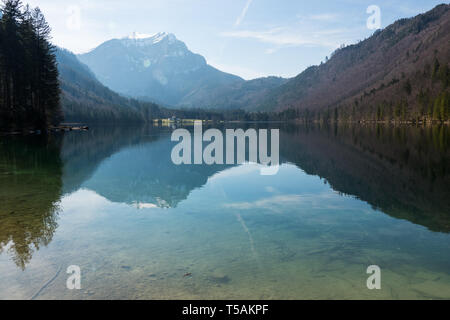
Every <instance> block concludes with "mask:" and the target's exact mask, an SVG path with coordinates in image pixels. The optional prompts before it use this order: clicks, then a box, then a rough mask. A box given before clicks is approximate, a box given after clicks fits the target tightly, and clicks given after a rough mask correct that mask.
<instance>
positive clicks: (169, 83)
mask: <svg viewBox="0 0 450 320" xmlns="http://www.w3.org/2000/svg"><path fill="white" fill-rule="evenodd" d="M78 57H79V59H80V60H81V61H82V62H83V63H85V64H86V65H87V66H89V68H90V69H91V70H92V71H93V72H94V73H95V75H96V76H97V78H98V79H99V80H100V81H101V82H102V83H103V84H105V85H106V86H107V87H109V88H111V89H112V90H114V91H116V92H118V93H121V94H124V95H127V96H131V97H139V98H141V99H145V100H153V101H157V102H159V103H162V104H167V105H172V106H180V105H184V104H190V105H192V104H193V102H195V101H198V100H199V99H197V100H196V98H195V97H196V95H200V96H203V95H204V94H205V92H208V91H209V90H211V89H214V88H216V87H219V86H228V85H231V84H235V83H243V82H245V81H244V80H243V79H241V78H239V77H237V76H234V75H231V74H228V73H224V72H221V71H219V70H217V69H215V68H213V67H212V66H210V65H208V64H207V63H206V60H205V58H203V57H202V56H200V55H198V54H194V53H192V52H191V51H189V49H188V48H187V46H186V45H185V44H184V43H183V42H181V41H180V40H178V39H177V38H176V37H175V36H174V35H173V34H168V33H158V34H156V35H154V36H151V37H145V36H144V37H143V36H140V35H137V34H134V35H133V36H131V37H128V38H123V39H113V40H110V41H107V42H105V43H103V44H101V45H100V46H99V47H97V48H95V49H94V50H92V51H91V52H89V53H86V54H82V55H79V56H78Z"/></svg>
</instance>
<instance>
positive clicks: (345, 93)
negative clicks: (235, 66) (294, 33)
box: [254, 4, 450, 121]
mask: <svg viewBox="0 0 450 320" xmlns="http://www.w3.org/2000/svg"><path fill="white" fill-rule="evenodd" d="M449 30H450V5H448V4H443V5H440V6H437V7H436V8H434V9H433V10H431V11H429V12H427V13H425V14H421V15H418V16H416V17H414V18H411V19H402V20H399V21H397V22H395V23H394V24H392V25H390V26H388V27H387V28H385V29H384V30H381V31H377V32H376V33H375V34H374V35H373V36H372V37H370V38H369V39H366V40H364V41H362V42H359V43H358V44H355V45H351V46H347V47H342V48H340V49H338V50H336V52H335V53H334V54H333V55H332V56H331V58H330V59H329V61H327V62H326V63H323V64H322V65H320V66H314V67H310V68H308V69H307V70H305V71H304V72H303V73H301V74H300V75H298V76H297V77H296V78H294V79H292V80H290V81H289V82H287V83H286V84H284V85H282V86H281V87H279V88H277V89H274V90H272V91H270V92H268V94H267V95H266V96H265V97H264V98H263V99H262V100H261V101H260V102H259V103H257V104H256V105H255V106H254V107H259V109H260V110H273V109H275V110H283V109H292V110H293V111H294V113H295V116H296V117H303V118H310V119H325V120H341V121H360V120H378V121H389V120H390V121H392V120H395V121H411V120H416V121H417V120H424V121H430V120H434V121H446V120H448V119H449V115H450V111H449V98H450V86H449V83H450V68H449V63H450V32H449Z"/></svg>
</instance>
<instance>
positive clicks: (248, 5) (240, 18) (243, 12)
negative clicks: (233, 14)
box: [234, 0, 253, 27]
mask: <svg viewBox="0 0 450 320" xmlns="http://www.w3.org/2000/svg"><path fill="white" fill-rule="evenodd" d="M252 2H253V0H247V3H246V4H245V7H244V9H242V12H241V14H240V15H239V17H238V18H237V19H236V22H235V24H234V26H235V27H238V26H239V25H240V24H241V23H242V21H243V20H244V18H245V16H246V15H247V11H248V8H249V7H250V5H251V4H252Z"/></svg>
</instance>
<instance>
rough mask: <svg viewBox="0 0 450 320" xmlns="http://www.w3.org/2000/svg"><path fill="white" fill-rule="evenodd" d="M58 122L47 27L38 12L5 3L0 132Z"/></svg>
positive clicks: (0, 34)
mask: <svg viewBox="0 0 450 320" xmlns="http://www.w3.org/2000/svg"><path fill="white" fill-rule="evenodd" d="M61 118H62V113H61V109H60V104H59V86H58V69H57V67H56V60H55V55H54V47H53V46H52V44H51V43H50V27H49V25H48V24H47V22H46V21H45V18H44V15H43V14H42V12H41V11H40V10H39V8H35V9H31V8H29V7H28V6H25V7H24V6H22V4H21V2H20V1H18V0H7V1H5V2H4V3H3V4H2V6H1V19H0V129H1V130H23V129H29V130H35V129H39V130H45V129H46V128H47V127H49V126H50V125H53V124H56V123H58V122H59V121H60V120H61Z"/></svg>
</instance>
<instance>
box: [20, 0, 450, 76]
mask: <svg viewBox="0 0 450 320" xmlns="http://www.w3.org/2000/svg"><path fill="white" fill-rule="evenodd" d="M22 1H23V3H24V4H26V3H29V4H30V5H31V6H32V7H36V6H39V7H40V8H41V10H42V11H43V13H44V14H45V17H46V19H47V21H48V22H49V23H50V25H51V27H52V37H53V42H54V44H56V45H58V46H60V47H63V48H66V49H69V50H71V51H73V52H75V53H84V52H88V51H89V50H92V49H93V48H95V47H96V46H98V45H100V44H101V43H103V42H105V41H107V40H110V39H113V38H123V37H126V36H128V35H130V34H132V33H133V32H137V33H143V34H155V33H158V32H169V33H173V34H175V35H176V37H177V38H178V39H179V40H181V41H183V42H184V43H186V45H187V46H188V48H189V49H190V50H191V51H193V52H195V53H198V54H201V55H202V56H204V57H205V58H206V60H207V61H208V63H209V64H210V65H212V66H214V67H216V68H218V69H220V70H222V71H225V72H229V73H233V74H236V75H239V76H241V77H243V78H244V79H247V80H248V79H253V78H257V77H263V76H282V77H293V76H295V75H297V74H299V73H300V72H301V71H303V70H304V69H305V68H307V67H309V66H311V65H317V64H320V63H321V61H324V60H325V57H327V56H330V55H331V53H332V52H333V51H334V50H335V49H337V48H338V47H339V46H340V45H342V44H346V45H349V44H353V43H356V42H358V41H359V40H364V39H365V38H367V37H369V36H370V35H371V34H373V32H374V31H375V30H376V28H378V27H381V28H384V27H386V26H388V25H389V24H391V23H392V22H394V21H395V20H397V19H400V18H408V17H412V16H415V15H417V14H419V13H423V12H425V11H428V10H430V9H432V8H433V7H435V6H436V5H438V4H440V3H448V2H445V1H443V0H441V1H434V0H409V1H408V0H390V1H387V0H370V1H365V0H358V1H357V0H340V1H339V0H337V1H336V0H334V1H331V0H316V1H311V0H228V1H224V0H128V1H124V0H95V1H92V0H64V1H57V0H28V1H27V0H22ZM368 9H370V10H368Z"/></svg>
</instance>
